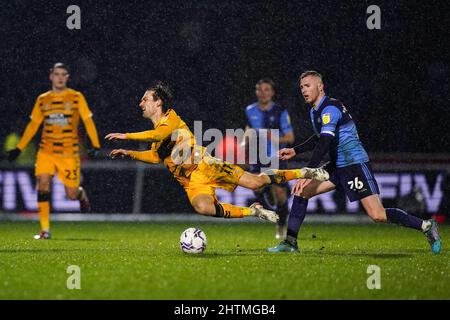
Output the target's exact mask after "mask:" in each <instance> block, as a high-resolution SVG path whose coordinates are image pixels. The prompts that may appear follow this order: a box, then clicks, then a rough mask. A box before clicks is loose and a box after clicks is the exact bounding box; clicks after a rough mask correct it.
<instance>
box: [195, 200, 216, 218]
mask: <svg viewBox="0 0 450 320" xmlns="http://www.w3.org/2000/svg"><path fill="white" fill-rule="evenodd" d="M192 206H193V207H194V210H195V212H197V213H199V214H202V215H213V214H214V213H215V212H214V209H212V207H214V205H211V204H210V203H207V202H203V201H196V202H194V203H192Z"/></svg>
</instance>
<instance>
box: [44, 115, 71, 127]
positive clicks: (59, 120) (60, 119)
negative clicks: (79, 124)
mask: <svg viewBox="0 0 450 320" xmlns="http://www.w3.org/2000/svg"><path fill="white" fill-rule="evenodd" d="M46 122H47V123H48V124H53V125H55V126H61V127H63V126H67V125H68V124H69V122H68V121H67V118H66V117H65V115H64V113H52V114H50V115H49V117H48V119H47V121H46Z"/></svg>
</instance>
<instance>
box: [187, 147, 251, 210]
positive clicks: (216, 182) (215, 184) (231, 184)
mask: <svg viewBox="0 0 450 320" xmlns="http://www.w3.org/2000/svg"><path fill="white" fill-rule="evenodd" d="M243 174H244V170H243V169H242V168H241V167H239V166H237V165H234V164H231V163H228V162H225V161H223V160H221V159H217V158H214V157H212V156H209V155H208V156H205V157H204V158H203V160H202V162H200V164H199V165H198V167H197V169H195V170H194V171H193V172H192V173H191V176H190V179H189V185H188V186H187V187H186V188H185V191H186V193H187V195H188V198H189V201H190V202H191V203H192V200H193V199H194V198H195V197H196V196H198V195H200V194H207V195H210V196H211V197H213V199H214V202H215V203H217V202H218V200H217V197H216V188H220V189H225V190H227V191H229V192H232V191H234V189H236V187H237V186H238V182H239V179H240V178H241V176H242V175H243Z"/></svg>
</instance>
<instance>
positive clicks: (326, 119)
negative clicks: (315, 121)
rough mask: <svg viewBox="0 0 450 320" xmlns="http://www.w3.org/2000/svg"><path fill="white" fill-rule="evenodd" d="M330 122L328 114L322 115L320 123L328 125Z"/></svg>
mask: <svg viewBox="0 0 450 320" xmlns="http://www.w3.org/2000/svg"><path fill="white" fill-rule="evenodd" d="M330 121H331V116H330V114H329V113H324V114H323V115H322V122H323V124H327V123H330Z"/></svg>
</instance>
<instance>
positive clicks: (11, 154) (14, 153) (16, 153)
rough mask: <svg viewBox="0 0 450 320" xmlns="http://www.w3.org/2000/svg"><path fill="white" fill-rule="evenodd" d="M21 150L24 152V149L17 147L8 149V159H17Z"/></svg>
mask: <svg viewBox="0 0 450 320" xmlns="http://www.w3.org/2000/svg"><path fill="white" fill-rule="evenodd" d="M21 152H22V150H20V149H19V148H15V149H12V150H10V151H8V161H9V162H13V161H14V160H16V159H17V157H18V156H19V155H20V153H21Z"/></svg>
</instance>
